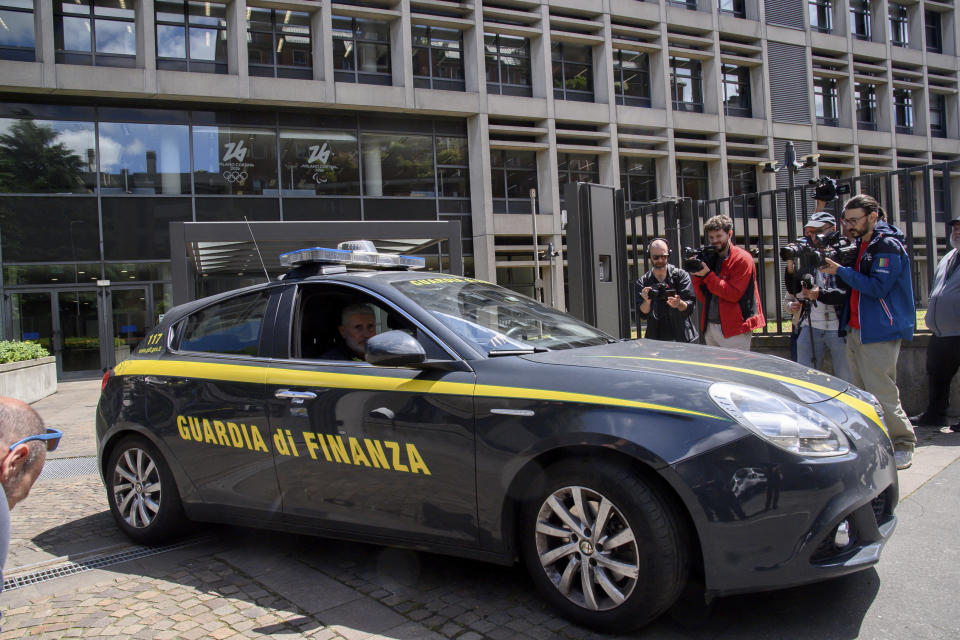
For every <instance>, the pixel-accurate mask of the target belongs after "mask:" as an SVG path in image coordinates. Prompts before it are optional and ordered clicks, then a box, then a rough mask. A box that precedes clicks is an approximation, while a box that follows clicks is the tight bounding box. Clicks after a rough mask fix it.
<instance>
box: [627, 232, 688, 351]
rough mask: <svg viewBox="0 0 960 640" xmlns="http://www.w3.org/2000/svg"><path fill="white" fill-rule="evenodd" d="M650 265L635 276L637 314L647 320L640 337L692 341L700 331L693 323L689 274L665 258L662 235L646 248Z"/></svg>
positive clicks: (665, 245)
mask: <svg viewBox="0 0 960 640" xmlns="http://www.w3.org/2000/svg"><path fill="white" fill-rule="evenodd" d="M647 255H649V256H650V261H651V262H653V268H652V269H650V270H649V271H647V272H646V273H645V274H643V276H641V277H640V279H639V280H637V316H638V317H639V318H642V319H645V320H646V321H647V331H646V333H645V334H644V336H643V337H644V338H646V339H648V340H667V341H673V342H696V341H697V340H699V339H700V332H699V331H697V328H696V327H695V326H694V324H693V318H692V316H693V307H694V303H695V302H696V301H697V296H696V294H695V293H694V292H693V282H692V281H691V280H690V274H689V273H687V272H686V271H684V270H683V269H680V268H678V267H675V266H673V265H672V264H670V263H669V262H667V260H668V259H669V257H670V249H669V247H668V246H667V241H666V240H664V239H663V238H655V239H654V240H653V241H652V242H651V243H650V244H649V246H648V248H647Z"/></svg>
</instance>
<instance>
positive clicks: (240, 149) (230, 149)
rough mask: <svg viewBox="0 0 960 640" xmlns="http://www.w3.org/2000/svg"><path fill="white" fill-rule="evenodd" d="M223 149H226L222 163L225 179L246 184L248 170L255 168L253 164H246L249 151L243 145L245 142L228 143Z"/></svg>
mask: <svg viewBox="0 0 960 640" xmlns="http://www.w3.org/2000/svg"><path fill="white" fill-rule="evenodd" d="M223 147H224V148H225V149H226V151H225V152H224V154H223V159H222V160H221V161H220V168H221V169H223V179H224V180H226V181H227V182H231V183H236V184H244V183H245V182H246V181H247V168H248V167H253V166H254V164H253V163H252V162H244V160H245V159H246V157H247V151H249V149H247V147H245V146H244V145H243V140H240V141H238V142H227V143H225V144H224V145H223Z"/></svg>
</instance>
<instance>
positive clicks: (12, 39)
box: [0, 0, 36, 62]
mask: <svg viewBox="0 0 960 640" xmlns="http://www.w3.org/2000/svg"><path fill="white" fill-rule="evenodd" d="M33 27H34V22H33V0H0V58H2V59H6V60H25V61H28V62H32V61H33V60H35V59H36V52H35V51H34V36H33Z"/></svg>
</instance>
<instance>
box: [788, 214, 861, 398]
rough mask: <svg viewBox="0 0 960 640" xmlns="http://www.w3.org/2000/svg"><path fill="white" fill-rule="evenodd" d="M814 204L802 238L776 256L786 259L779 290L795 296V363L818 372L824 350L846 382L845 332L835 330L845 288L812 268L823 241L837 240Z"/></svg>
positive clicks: (832, 227)
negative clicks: (781, 286) (781, 289)
mask: <svg viewBox="0 0 960 640" xmlns="http://www.w3.org/2000/svg"><path fill="white" fill-rule="evenodd" d="M817 205H818V210H817V211H816V212H815V213H814V214H812V215H811V216H810V219H809V220H807V224H806V225H805V226H804V227H803V237H802V238H798V239H797V242H796V244H791V245H787V246H786V247H784V249H783V250H781V258H784V257H785V256H786V257H785V262H786V268H785V273H784V286H785V287H786V289H787V291H788V292H789V293H790V294H792V295H793V296H795V298H796V302H793V303H791V305H790V311H791V312H793V313H794V317H795V319H794V322H795V323H796V324H797V326H798V331H797V362H799V363H800V364H802V365H804V366H805V367H810V368H817V369H821V368H822V365H823V359H824V356H826V355H827V351H828V350H829V351H830V357H831V359H832V360H833V373H834V375H835V376H837V377H838V378H842V379H844V380H849V378H850V368H849V366H848V365H847V343H846V338H845V336H846V328H845V327H842V326H840V316H841V314H842V313H843V305H844V303H845V302H846V299H847V293H848V292H849V287H847V286H846V285H844V283H843V282H838V281H837V278H836V276H832V275H829V274H826V273H821V272H820V271H819V270H818V269H817V267H819V266H820V265H821V263H822V262H821V261H822V259H823V257H824V253H825V250H826V251H830V247H829V245H827V244H826V243H827V242H828V241H829V239H832V238H834V237H837V238H838V239H839V236H835V235H831V234H832V232H834V231H835V229H836V220H835V219H834V217H833V216H832V215H830V214H829V213H827V212H826V211H824V210H823V208H825V205H826V202H823V201H819V200H818V201H817Z"/></svg>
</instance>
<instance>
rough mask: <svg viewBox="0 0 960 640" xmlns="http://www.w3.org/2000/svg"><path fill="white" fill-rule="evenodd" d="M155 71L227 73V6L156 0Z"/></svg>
mask: <svg viewBox="0 0 960 640" xmlns="http://www.w3.org/2000/svg"><path fill="white" fill-rule="evenodd" d="M154 6H155V7H156V14H157V68H158V69H170V70H173V71H199V72H204V73H226V72H227V5H225V4H221V3H218V2H191V1H186V2H184V1H181V0H157V2H156V4H155V5H154Z"/></svg>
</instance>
